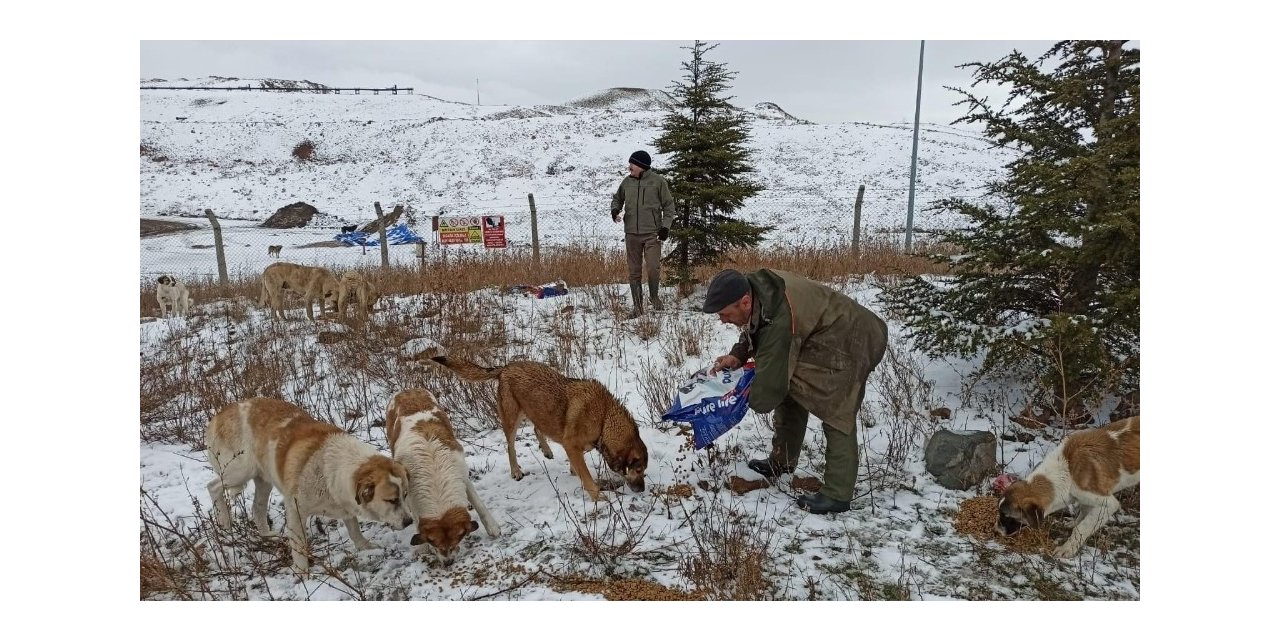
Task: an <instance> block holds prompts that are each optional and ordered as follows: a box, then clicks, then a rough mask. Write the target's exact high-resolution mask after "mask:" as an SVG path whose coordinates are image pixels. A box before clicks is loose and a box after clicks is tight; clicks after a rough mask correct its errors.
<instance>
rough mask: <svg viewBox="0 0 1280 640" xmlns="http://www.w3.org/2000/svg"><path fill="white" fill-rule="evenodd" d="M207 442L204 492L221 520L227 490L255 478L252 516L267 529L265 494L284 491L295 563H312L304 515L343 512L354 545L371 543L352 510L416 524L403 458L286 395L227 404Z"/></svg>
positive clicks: (235, 491)
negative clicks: (209, 471)
mask: <svg viewBox="0 0 1280 640" xmlns="http://www.w3.org/2000/svg"><path fill="white" fill-rule="evenodd" d="M205 443H206V444H207V445H208V455H209V465H210V466H211V467H213V473H214V475H215V476H216V477H215V478H214V480H213V481H212V482H210V483H209V496H210V497H211V498H213V506H214V516H215V518H216V519H217V522H218V525H219V526H222V527H229V526H230V525H231V506H230V503H229V502H228V498H227V495H226V492H230V493H231V495H232V497H235V496H237V495H239V494H240V492H241V491H243V490H244V486H245V484H246V483H248V482H249V480H253V521H254V523H255V524H257V525H258V530H259V531H261V532H262V533H263V534H270V526H269V525H268V524H267V500H268V498H269V497H270V495H271V488H272V487H275V488H276V489H278V490H279V491H280V494H281V495H282V496H283V497H284V514H285V531H286V532H287V535H288V537H289V541H290V545H291V550H292V553H293V564H294V566H295V567H297V568H298V570H300V571H306V570H307V569H308V568H309V567H310V561H309V559H308V545H307V536H306V530H305V524H306V521H307V517H308V516H312V515H322V516H329V517H332V518H338V519H341V520H342V521H343V522H344V523H345V524H346V526H347V534H348V535H349V536H351V541H352V543H354V544H355V546H356V548H357V549H369V548H371V547H372V546H373V545H372V544H371V543H370V542H369V541H368V540H366V539H365V537H364V535H363V534H361V533H360V523H359V522H358V521H357V519H356V518H357V517H361V518H365V519H367V520H377V521H379V522H384V523H386V524H387V525H389V526H391V527H394V528H397V529H403V528H405V527H408V526H409V525H411V524H413V518H412V517H411V516H410V514H409V508H408V505H407V504H406V502H407V501H406V499H405V498H406V494H407V491H408V487H409V477H408V474H407V473H406V472H405V469H404V467H403V466H401V465H400V464H398V463H396V462H393V461H392V460H391V459H390V458H388V457H387V456H384V455H382V454H380V453H378V450H377V449H375V448H373V446H372V445H370V444H368V443H366V442H363V441H361V440H359V439H357V438H355V437H354V436H351V435H349V434H347V432H345V431H343V430H342V429H339V428H338V427H335V426H333V425H331V424H326V423H324V422H320V421H318V420H316V419H315V418H312V417H311V416H309V415H307V412H305V411H303V410H302V409H301V408H299V407H296V406H294V405H292V404H289V403H287V402H284V401H281V400H275V399H273V398H253V399H251V400H245V401H242V402H237V403H235V404H231V405H227V406H226V407H224V408H223V409H222V410H221V411H219V412H218V413H217V414H216V415H214V416H213V419H212V420H210V421H209V426H208V429H207V430H206V431H205Z"/></svg>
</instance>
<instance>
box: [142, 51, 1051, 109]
mask: <svg viewBox="0 0 1280 640" xmlns="http://www.w3.org/2000/svg"><path fill="white" fill-rule="evenodd" d="M711 42H713V43H716V42H718V43H719V47H718V48H716V49H715V50H714V51H712V52H711V53H710V54H709V55H708V58H709V59H710V60H713V61H717V62H723V63H725V64H726V65H727V66H728V69H729V70H730V71H735V72H737V74H738V75H737V77H736V78H735V79H734V81H733V88H732V91H731V92H730V95H732V96H734V97H735V99H734V100H733V102H734V104H737V105H738V106H750V105H753V104H755V103H757V102H764V101H769V102H775V103H777V104H778V105H779V106H781V107H782V108H783V109H785V110H787V111H788V112H789V113H791V114H792V115H794V116H796V117H799V118H805V119H808V120H813V121H815V122H849V121H859V122H876V123H889V122H911V120H912V117H913V115H914V109H915V97H916V95H915V92H916V71H917V64H918V62H919V55H920V41H919V40H877V41H873V40H861V41H856V40H849V41H831V40H826V41H803V40H730V41H711ZM691 44H692V43H691V42H690V41H675V40H670V41H661V40H649V41H639V40H630V41H628V40H615V41H509V40H508V41H305V40H294V41H265V40H258V41H232V40H222V41H210V40H203V41H192V40H185V41H181V40H163V41H161V40H143V41H141V73H140V78H141V79H151V78H165V79H175V78H179V77H184V78H196V77H204V76H209V75H220V76H235V77H240V78H280V79H288V80H304V79H305V80H312V81H315V82H320V83H323V84H326V85H329V86H343V87H349V86H360V87H375V86H390V85H392V84H397V85H399V86H411V87H413V88H414V92H415V93H421V94H428V95H432V96H435V97H438V98H444V99H448V100H457V101H460V102H468V103H474V102H475V100H476V80H477V79H478V80H479V88H480V101H481V103H482V104H511V105H516V104H520V105H535V104H561V103H564V102H567V101H569V100H573V99H575V98H579V97H583V96H586V95H589V94H592V93H595V92H598V91H601V90H604V89H607V88H610V87H642V88H646V89H666V88H669V87H670V85H671V83H672V82H673V81H675V80H676V79H678V78H680V77H681V75H682V74H683V70H682V69H681V68H680V64H681V63H682V62H686V61H688V59H689V51H688V50H686V49H683V48H681V47H687V46H689V45H691ZM1051 44H1052V42H1050V41H1036V40H1030V41H1011V40H930V41H927V42H926V43H925V51H924V83H923V92H922V96H921V114H920V119H921V121H923V122H932V123H939V124H946V123H949V122H951V121H952V120H955V119H956V118H957V117H960V116H961V115H963V114H964V110H963V108H962V107H957V106H952V103H953V102H956V100H958V94H956V93H955V92H952V91H948V90H946V89H944V87H945V86H961V87H967V86H968V85H969V83H970V82H971V76H970V74H969V72H968V71H966V70H962V69H957V68H956V66H957V65H960V64H963V63H966V62H991V61H994V60H997V59H999V58H1000V57H1002V56H1004V55H1006V54H1008V53H1009V52H1011V51H1013V50H1015V49H1017V50H1019V51H1022V52H1023V53H1024V54H1026V55H1027V56H1028V57H1034V56H1038V55H1040V54H1041V53H1043V52H1044V51H1046V50H1047V49H1048V48H1049V46H1050V45H1051ZM987 93H992V91H987ZM996 95H999V96H1001V97H1002V96H1003V94H1002V93H996Z"/></svg>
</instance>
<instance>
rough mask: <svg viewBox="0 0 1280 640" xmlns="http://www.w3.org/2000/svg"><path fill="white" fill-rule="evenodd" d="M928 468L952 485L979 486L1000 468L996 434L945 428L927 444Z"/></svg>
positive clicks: (951, 486)
mask: <svg viewBox="0 0 1280 640" xmlns="http://www.w3.org/2000/svg"><path fill="white" fill-rule="evenodd" d="M924 468H925V470H927V471H928V472H929V473H931V474H933V475H934V477H936V478H937V479H938V484H940V485H942V486H944V487H946V488H948V489H968V488H971V487H975V486H977V485H978V483H979V482H981V481H982V480H983V478H986V477H987V476H989V475H991V474H992V473H993V472H994V471H995V470H996V436H995V434H993V433H991V432H990V431H960V432H954V431H947V430H946V429H943V430H941V431H939V432H937V433H935V434H933V437H931V438H929V443H928V444H926V445H925V447H924Z"/></svg>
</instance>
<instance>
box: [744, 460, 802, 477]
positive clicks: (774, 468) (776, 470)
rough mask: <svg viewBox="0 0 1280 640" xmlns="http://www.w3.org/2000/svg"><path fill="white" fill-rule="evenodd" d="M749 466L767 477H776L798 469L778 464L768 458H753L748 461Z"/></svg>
mask: <svg viewBox="0 0 1280 640" xmlns="http://www.w3.org/2000/svg"><path fill="white" fill-rule="evenodd" d="M747 468H748V469H750V470H752V471H754V472H756V473H758V474H760V475H762V476H764V477H766V478H776V477H778V476H780V475H782V474H784V473H791V472H792V471H795V470H796V468H795V467H783V466H778V465H776V464H774V463H773V462H772V461H771V460H767V459H760V460H752V461H750V462H748V463H747Z"/></svg>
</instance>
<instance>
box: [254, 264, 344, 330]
mask: <svg viewBox="0 0 1280 640" xmlns="http://www.w3.org/2000/svg"><path fill="white" fill-rule="evenodd" d="M285 291H293V292H295V293H298V294H300V295H302V302H303V304H305V305H306V306H307V319H309V320H315V316H314V315H313V314H312V313H311V304H312V302H319V303H320V313H324V303H325V302H328V301H334V302H336V301H337V299H338V277H337V276H335V275H333V272H332V271H330V270H328V269H325V268H324V267H308V266H304V265H300V264H293V263H291V262H276V263H274V264H271V265H270V266H268V267H267V268H266V269H263V270H262V294H261V296H259V298H258V304H262V305H265V304H267V303H268V302H270V303H271V308H272V310H273V311H274V314H275V317H277V318H279V319H281V320H284V292H285Z"/></svg>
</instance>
